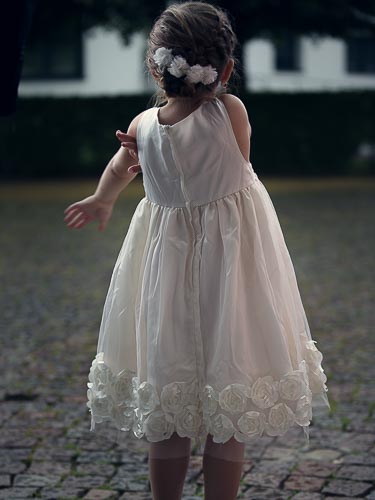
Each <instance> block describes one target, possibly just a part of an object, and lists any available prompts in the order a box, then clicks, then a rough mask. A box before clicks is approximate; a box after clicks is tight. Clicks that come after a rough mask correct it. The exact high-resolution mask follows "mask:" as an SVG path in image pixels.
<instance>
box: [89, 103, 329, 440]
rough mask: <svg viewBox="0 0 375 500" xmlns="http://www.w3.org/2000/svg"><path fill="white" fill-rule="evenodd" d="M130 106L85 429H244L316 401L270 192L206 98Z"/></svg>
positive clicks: (315, 354)
mask: <svg viewBox="0 0 375 500" xmlns="http://www.w3.org/2000/svg"><path fill="white" fill-rule="evenodd" d="M158 109H159V108H156V107H154V108H150V109H147V110H146V112H145V113H144V114H143V115H142V117H141V120H140V122H139V124H138V128H137V144H138V154H139V159H140V164H141V165H142V178H143V185H144V190H145V197H144V198H142V199H141V201H140V202H139V204H138V205H137V207H136V209H135V212H134V214H133V217H132V219H131V222H130V225H129V228H128V231H127V234H126V237H125V240H124V242H123V245H122V248H121V250H120V253H119V255H118V258H117V261H116V263H115V267H114V270H113V275H112V278H111V281H110V285H109V290H108V294H107V298H106V301H105V305H104V311H103V315H102V321H101V326H100V332H99V340H98V346H97V355H96V357H95V359H94V360H93V362H92V366H91V369H90V372H89V382H88V384H87V385H88V391H87V397H88V401H87V406H88V407H89V409H90V413H91V428H90V430H91V431H94V430H99V429H100V427H101V426H104V427H106V428H107V427H108V425H109V426H110V427H113V429H117V430H118V431H122V432H118V434H123V433H125V434H126V435H127V436H131V437H133V436H135V437H136V438H138V439H144V440H146V441H148V442H155V441H161V440H164V439H168V438H169V437H170V436H171V435H172V433H173V432H177V433H178V435H180V436H182V437H190V438H192V439H195V442H196V443H197V444H198V445H200V446H202V445H203V443H204V440H205V438H206V436H207V433H211V434H212V436H213V440H214V441H215V442H217V443H224V442H226V441H227V440H229V439H230V438H231V437H232V436H234V437H235V439H237V440H238V441H240V442H244V443H249V442H252V441H253V440H254V439H255V438H259V437H262V436H280V435H283V434H285V433H286V432H287V431H288V430H289V429H291V428H292V427H296V426H297V427H298V428H300V429H301V428H302V429H303V431H304V436H305V438H306V439H305V441H307V444H308V442H309V432H308V431H309V425H310V421H311V418H312V408H313V407H314V406H324V407H328V408H329V407H330V404H329V402H328V398H327V395H326V392H327V390H328V389H327V386H326V384H325V382H326V381H327V378H326V375H325V373H324V370H323V368H322V365H321V362H322V354H321V352H320V351H319V350H318V349H317V347H316V342H315V341H314V340H312V338H311V334H310V330H309V325H308V322H307V319H306V315H305V311H304V308H303V305H302V302H301V297H300V293H299V289H298V285H297V281H296V276H295V271H294V268H293V264H292V261H291V258H290V255H289V252H288V249H287V246H286V243H285V241H284V237H283V233H282V230H281V227H280V224H279V220H278V217H277V215H276V212H275V209H274V206H273V204H272V201H271V199H270V197H269V194H268V192H267V191H266V188H265V187H264V185H263V183H262V182H261V181H260V179H259V178H258V176H257V174H256V173H255V172H254V170H253V167H252V164H251V163H250V162H248V161H246V160H245V159H244V157H243V155H242V153H241V151H240V149H239V147H238V145H237V142H236V138H235V135H234V132H233V129H232V126H231V122H230V119H229V115H228V113H227V110H226V108H225V105H224V104H223V102H222V101H221V100H220V99H218V98H214V99H212V100H210V101H208V102H205V103H203V104H201V105H200V107H199V108H197V109H196V110H195V111H193V112H192V113H191V114H190V115H188V116H187V117H186V118H184V119H183V120H181V121H179V122H177V123H176V124H174V125H162V124H160V123H159V120H158Z"/></svg>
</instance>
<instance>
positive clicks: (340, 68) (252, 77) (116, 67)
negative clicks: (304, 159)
mask: <svg viewBox="0 0 375 500" xmlns="http://www.w3.org/2000/svg"><path fill="white" fill-rule="evenodd" d="M145 45H146V41H145V38H144V35H143V34H140V33H138V34H136V35H134V36H133V37H132V39H131V43H130V44H129V45H128V46H126V45H124V43H123V42H122V40H121V38H120V36H119V35H118V34H117V33H116V32H113V31H107V30H105V29H102V28H95V29H93V30H91V31H89V32H87V33H84V34H81V33H79V32H78V33H76V34H73V36H71V38H70V39H69V40H64V43H60V44H58V43H56V45H54V44H52V43H50V44H44V45H41V46H39V47H27V49H26V53H25V63H24V68H23V74H22V78H21V83H20V87H19V95H20V96H94V95H116V94H124V93H125V94H127V93H129V94H130V93H131V94H134V93H144V92H147V91H150V92H151V91H153V89H154V87H153V83H152V81H151V80H150V78H149V77H148V75H147V71H146V69H145V67H144V64H143V61H144V55H145V49H146V46H145ZM244 54H245V58H244V62H245V71H246V75H247V80H248V88H249V90H252V91H265V90H267V91H292V92H293V91H301V90H309V91H311V90H312V91H321V90H344V89H373V88H375V37H370V36H366V35H356V36H353V37H351V38H349V39H346V40H341V39H337V38H332V37H317V38H312V37H309V36H299V37H296V36H288V37H286V38H283V39H281V40H276V41H270V40H267V39H254V40H252V41H250V42H248V43H247V44H246V46H245V48H244Z"/></svg>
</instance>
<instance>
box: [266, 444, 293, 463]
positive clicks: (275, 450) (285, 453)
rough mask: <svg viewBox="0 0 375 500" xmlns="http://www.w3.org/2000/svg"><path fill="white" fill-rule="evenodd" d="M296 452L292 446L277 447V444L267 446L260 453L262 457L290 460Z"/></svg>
mask: <svg viewBox="0 0 375 500" xmlns="http://www.w3.org/2000/svg"><path fill="white" fill-rule="evenodd" d="M297 454H298V450H297V449H294V448H281V447H280V448H279V447H277V446H269V447H268V448H267V449H266V450H265V452H264V453H263V455H262V459H264V458H265V459H271V460H291V459H293V458H295V457H296V456H297Z"/></svg>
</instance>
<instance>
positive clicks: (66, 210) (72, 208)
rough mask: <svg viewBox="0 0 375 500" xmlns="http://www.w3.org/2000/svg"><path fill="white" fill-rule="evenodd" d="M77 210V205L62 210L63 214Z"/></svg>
mask: <svg viewBox="0 0 375 500" xmlns="http://www.w3.org/2000/svg"><path fill="white" fill-rule="evenodd" d="M77 208H79V204H78V203H73V204H72V205H69V206H68V207H67V208H66V209H65V210H64V214H66V213H68V212H70V211H71V210H75V209H77Z"/></svg>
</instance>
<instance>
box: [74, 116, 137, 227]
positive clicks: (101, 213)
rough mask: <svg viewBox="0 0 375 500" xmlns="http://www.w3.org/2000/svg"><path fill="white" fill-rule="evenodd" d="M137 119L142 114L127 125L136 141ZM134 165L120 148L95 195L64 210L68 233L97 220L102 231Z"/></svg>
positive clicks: (133, 161) (124, 149) (106, 169)
mask: <svg viewBox="0 0 375 500" xmlns="http://www.w3.org/2000/svg"><path fill="white" fill-rule="evenodd" d="M141 115H142V113H141V114H140V115H138V116H136V117H135V118H134V120H133V121H132V122H131V124H130V125H129V128H128V134H129V136H132V137H136V133H137V124H138V121H139V119H140V117H141ZM134 163H135V160H134V156H132V155H131V154H130V152H129V150H128V149H127V148H124V147H122V146H121V147H120V149H119V150H118V151H117V153H116V154H115V155H114V156H113V158H112V159H111V160H110V161H109V163H108V165H107V166H106V168H105V170H104V172H103V174H102V176H101V178H100V180H99V183H98V186H97V188H96V190H95V193H94V194H93V195H91V196H88V197H87V198H85V199H83V200H80V201H77V202H76V203H73V204H72V205H69V207H67V208H66V209H65V211H64V214H65V217H64V221H65V223H66V225H67V226H68V227H69V228H72V229H80V228H81V227H83V226H85V225H86V224H88V223H89V222H91V221H93V220H98V221H99V231H103V230H104V229H105V228H106V226H107V223H108V221H109V219H110V217H111V215H112V210H113V205H114V204H115V202H116V200H117V198H118V195H119V194H120V193H121V191H122V190H123V189H124V188H125V187H126V186H127V185H128V184H129V183H130V182H131V181H132V180H133V179H134V177H136V176H137V174H138V172H136V173H134V172H130V171H129V170H128V169H129V167H131V166H133V165H134Z"/></svg>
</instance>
